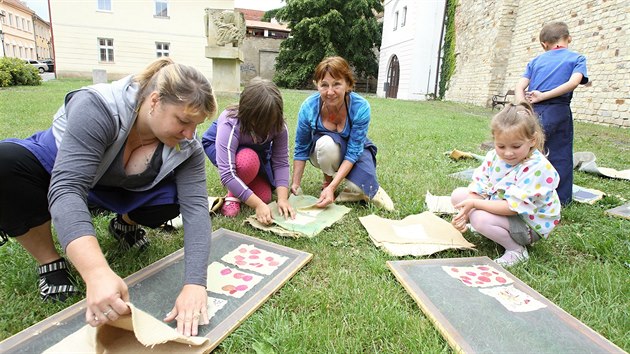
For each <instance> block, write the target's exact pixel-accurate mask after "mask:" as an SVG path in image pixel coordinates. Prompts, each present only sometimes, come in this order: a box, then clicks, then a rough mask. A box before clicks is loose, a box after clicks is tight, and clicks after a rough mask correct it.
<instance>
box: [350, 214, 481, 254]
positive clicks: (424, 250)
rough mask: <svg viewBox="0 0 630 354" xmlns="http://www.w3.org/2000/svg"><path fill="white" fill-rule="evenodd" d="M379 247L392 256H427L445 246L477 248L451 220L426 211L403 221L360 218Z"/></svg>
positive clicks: (370, 217)
mask: <svg viewBox="0 0 630 354" xmlns="http://www.w3.org/2000/svg"><path fill="white" fill-rule="evenodd" d="M359 221H361V224H362V225H363V227H365V229H366V230H367V232H368V234H369V235H370V238H371V239H372V241H373V242H374V244H375V245H376V246H377V247H381V248H383V249H384V250H385V251H387V252H388V253H389V254H391V255H393V256H405V255H412V256H426V255H430V254H433V253H435V252H439V251H443V250H446V249H450V248H453V249H474V247H475V245H473V244H472V243H470V242H468V241H466V239H465V238H464V237H463V236H462V234H461V233H460V232H459V231H457V230H456V229H455V228H454V227H453V225H451V223H449V222H448V221H446V220H443V219H442V218H440V217H438V216H436V215H435V214H433V213H431V212H428V211H425V212H424V213H421V214H415V215H409V216H407V217H406V218H404V219H402V220H390V219H384V218H381V217H379V216H376V215H368V216H364V217H360V218H359Z"/></svg>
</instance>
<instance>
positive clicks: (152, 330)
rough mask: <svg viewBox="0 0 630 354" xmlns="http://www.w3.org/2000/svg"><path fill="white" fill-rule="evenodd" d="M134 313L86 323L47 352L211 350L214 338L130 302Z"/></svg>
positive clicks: (178, 351) (188, 351)
mask: <svg viewBox="0 0 630 354" xmlns="http://www.w3.org/2000/svg"><path fill="white" fill-rule="evenodd" d="M127 305H129V308H130V309H131V314H129V315H125V316H122V317H120V318H119V319H118V320H116V321H114V322H108V323H107V324H104V325H102V326H100V327H92V326H90V325H85V326H84V327H81V329H79V330H78V331H76V332H74V333H73V334H71V335H69V336H68V337H66V338H65V339H63V340H62V341H60V342H59V343H57V344H55V345H53V346H52V347H50V348H48V349H47V350H46V351H44V353H45V354H49V353H60V354H61V353H63V354H69V353H96V354H101V353H140V354H142V353H209V352H210V349H211V348H210V342H209V341H210V340H209V339H208V338H205V337H187V336H184V335H182V334H179V333H178V332H177V331H176V330H175V329H174V328H171V327H169V326H168V325H167V324H166V323H164V322H162V321H161V320H158V319H156V318H155V317H153V316H151V315H149V314H148V313H146V312H144V311H142V310H140V309H138V308H136V307H135V306H134V305H133V304H131V303H127Z"/></svg>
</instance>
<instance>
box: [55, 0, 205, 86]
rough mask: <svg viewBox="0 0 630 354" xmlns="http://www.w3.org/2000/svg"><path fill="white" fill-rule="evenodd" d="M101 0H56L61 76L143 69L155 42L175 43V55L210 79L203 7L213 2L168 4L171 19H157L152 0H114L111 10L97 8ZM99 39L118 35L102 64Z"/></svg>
mask: <svg viewBox="0 0 630 354" xmlns="http://www.w3.org/2000/svg"><path fill="white" fill-rule="evenodd" d="M96 4H97V2H96V1H51V2H50V6H51V24H52V29H53V35H54V42H55V43H54V44H55V63H56V65H57V74H58V75H59V76H60V77H63V76H84V77H91V75H92V70H93V69H103V70H106V71H107V73H108V79H109V80H113V79H116V78H118V77H122V76H125V75H127V74H130V73H136V72H138V71H140V70H142V69H143V68H144V67H145V66H146V65H147V64H148V63H149V62H151V61H153V60H155V59H156V50H155V42H167V43H170V57H171V58H173V59H174V60H175V61H177V62H179V63H182V64H187V65H192V66H195V67H196V68H198V69H199V70H201V71H202V72H203V73H204V74H205V75H206V76H207V77H208V78H211V77H212V61H211V60H210V59H207V58H206V57H205V46H206V43H207V41H206V37H205V29H204V14H205V12H204V9H205V8H206V7H208V6H209V5H208V2H204V1H195V0H178V1H169V2H168V18H157V17H154V16H153V15H154V12H155V10H154V6H155V5H154V2H153V1H112V10H111V12H104V11H97V8H96V6H97V5H96ZM98 38H112V39H114V59H115V60H114V62H113V63H102V62H100V54H99V48H98V40H97V39H98Z"/></svg>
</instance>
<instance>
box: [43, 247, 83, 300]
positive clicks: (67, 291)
mask: <svg viewBox="0 0 630 354" xmlns="http://www.w3.org/2000/svg"><path fill="white" fill-rule="evenodd" d="M68 268H69V266H68V262H66V260H65V259H64V258H63V257H62V258H59V259H58V260H56V261H54V262H50V263H47V264H44V265H40V266H39V267H37V274H39V282H38V284H37V285H38V287H39V296H40V297H41V298H42V300H44V301H49V300H51V301H62V302H63V301H66V299H68V298H69V297H71V296H74V295H77V294H79V289H78V288H77V287H76V286H75V285H74V284H73V282H72V277H71V275H70V273H69V272H68Z"/></svg>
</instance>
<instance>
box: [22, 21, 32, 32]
mask: <svg viewBox="0 0 630 354" xmlns="http://www.w3.org/2000/svg"><path fill="white" fill-rule="evenodd" d="M22 29H23V30H24V31H26V20H25V19H22ZM28 30H29V32H30V30H31V28H30V27H29V28H28Z"/></svg>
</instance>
